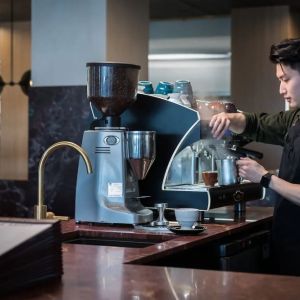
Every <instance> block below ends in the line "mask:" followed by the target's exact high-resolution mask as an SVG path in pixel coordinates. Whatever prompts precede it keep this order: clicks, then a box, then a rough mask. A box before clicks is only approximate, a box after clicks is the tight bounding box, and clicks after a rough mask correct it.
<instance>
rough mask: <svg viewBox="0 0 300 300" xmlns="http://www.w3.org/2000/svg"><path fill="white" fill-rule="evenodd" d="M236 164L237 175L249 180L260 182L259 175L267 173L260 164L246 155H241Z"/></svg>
mask: <svg viewBox="0 0 300 300" xmlns="http://www.w3.org/2000/svg"><path fill="white" fill-rule="evenodd" d="M236 164H237V166H238V170H239V176H241V177H243V178H245V179H248V180H250V181H251V182H260V180H261V177H262V176H263V175H265V174H266V173H267V170H266V169H265V168H264V167H263V166H262V165H260V164H259V163H258V162H256V161H255V160H253V159H250V158H248V157H241V158H240V160H238V161H237V162H236Z"/></svg>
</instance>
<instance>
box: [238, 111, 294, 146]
mask: <svg viewBox="0 0 300 300" xmlns="http://www.w3.org/2000/svg"><path fill="white" fill-rule="evenodd" d="M243 114H244V115H245V116H246V128H245V131H244V132H243V133H242V135H243V136H247V137H249V138H250V139H251V140H254V141H257V142H262V143H267V144H274V145H281V146H283V145H284V141H285V137H286V134H287V131H288V129H289V128H290V127H291V126H293V125H295V123H296V122H297V121H298V120H300V108H298V109H296V110H289V111H281V112H279V113H276V114H266V113H261V114H257V113H246V112H243Z"/></svg>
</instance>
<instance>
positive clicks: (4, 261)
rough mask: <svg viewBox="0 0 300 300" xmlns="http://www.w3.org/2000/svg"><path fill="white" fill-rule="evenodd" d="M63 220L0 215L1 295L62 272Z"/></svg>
mask: <svg viewBox="0 0 300 300" xmlns="http://www.w3.org/2000/svg"><path fill="white" fill-rule="evenodd" d="M61 240H62V239H61V230H60V222H59V221H56V220H42V221H40V220H39V221H37V220H33V219H4V218H1V219H0V270H1V272H0V296H1V295H2V294H6V293H7V292H11V291H15V290H18V289H20V288H23V287H29V286H32V285H35V284H37V283H39V282H43V281H45V280H49V279H54V278H60V277H61V275H62V272H63V270H62V250H61Z"/></svg>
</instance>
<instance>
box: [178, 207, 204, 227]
mask: <svg viewBox="0 0 300 300" xmlns="http://www.w3.org/2000/svg"><path fill="white" fill-rule="evenodd" d="M175 217H176V221H177V222H178V223H179V225H180V227H181V229H192V228H193V225H194V224H195V223H196V222H197V221H199V217H200V210H199V209H196V208H176V209H175Z"/></svg>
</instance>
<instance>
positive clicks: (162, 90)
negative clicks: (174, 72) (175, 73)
mask: <svg viewBox="0 0 300 300" xmlns="http://www.w3.org/2000/svg"><path fill="white" fill-rule="evenodd" d="M170 93H173V84H172V83H170V82H168V81H160V82H159V83H158V85H157V87H156V89H155V94H162V95H168V94H170Z"/></svg>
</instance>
